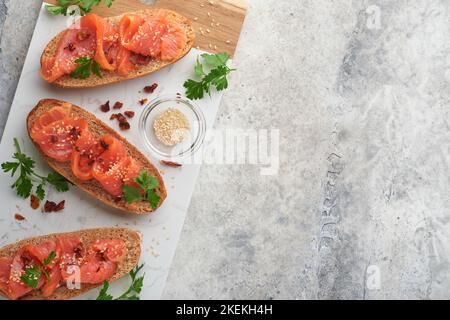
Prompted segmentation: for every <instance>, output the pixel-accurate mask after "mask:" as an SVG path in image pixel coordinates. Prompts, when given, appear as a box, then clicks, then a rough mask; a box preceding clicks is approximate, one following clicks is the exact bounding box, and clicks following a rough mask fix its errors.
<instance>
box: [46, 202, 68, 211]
mask: <svg viewBox="0 0 450 320" xmlns="http://www.w3.org/2000/svg"><path fill="white" fill-rule="evenodd" d="M65 204H66V201H65V200H63V201H61V202H60V203H58V204H57V203H56V202H53V201H48V200H47V201H46V202H45V205H44V212H47V213H49V212H58V211H61V210H63V209H64V206H65Z"/></svg>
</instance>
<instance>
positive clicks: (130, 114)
mask: <svg viewBox="0 0 450 320" xmlns="http://www.w3.org/2000/svg"><path fill="white" fill-rule="evenodd" d="M124 114H125V115H126V116H127V117H128V118H130V119H131V118H133V117H134V111H125V112H124Z"/></svg>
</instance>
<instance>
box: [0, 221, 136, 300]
mask: <svg viewBox="0 0 450 320" xmlns="http://www.w3.org/2000/svg"><path fill="white" fill-rule="evenodd" d="M58 236H79V237H80V238H81V240H82V241H83V244H84V245H85V246H89V245H90V244H91V243H93V242H94V241H95V240H97V239H122V240H123V241H125V246H126V248H127V250H126V256H125V259H124V260H123V262H121V263H119V264H118V266H117V271H116V273H115V274H114V275H113V276H112V277H111V279H109V280H108V281H109V282H113V281H115V280H117V279H120V278H122V277H124V276H126V275H127V274H128V273H129V272H130V271H131V270H133V268H134V267H135V266H137V264H138V263H139V257H140V255H141V236H140V234H139V233H138V232H136V231H134V230H131V229H127V228H98V229H88V230H81V231H75V232H68V233H55V234H49V235H45V236H40V237H33V238H28V239H24V240H21V241H18V242H16V243H13V244H10V245H7V246H5V247H3V248H0V257H10V258H12V257H14V255H15V254H16V252H17V251H18V250H19V249H20V248H22V247H23V246H26V245H29V244H34V245H37V244H41V243H44V242H46V241H50V240H56V239H57V237H58ZM101 285H103V284H102V283H100V284H82V285H81V288H80V289H75V290H70V289H68V288H67V286H65V285H63V286H61V287H59V288H57V289H56V290H55V292H54V293H53V294H52V295H51V296H50V297H46V298H45V297H43V296H42V294H41V292H40V291H39V290H36V291H33V292H31V293H30V294H28V295H26V296H24V297H22V298H21V300H65V299H70V298H73V297H76V296H79V295H81V294H83V293H85V292H87V291H89V290H91V289H93V288H96V287H99V286H101ZM0 295H2V296H4V297H5V298H7V297H6V296H5V295H3V294H2V293H1V292H0Z"/></svg>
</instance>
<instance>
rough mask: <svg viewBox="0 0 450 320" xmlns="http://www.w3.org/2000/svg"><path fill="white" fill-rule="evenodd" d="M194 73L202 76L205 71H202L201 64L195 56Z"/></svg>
mask: <svg viewBox="0 0 450 320" xmlns="http://www.w3.org/2000/svg"><path fill="white" fill-rule="evenodd" d="M195 75H196V76H198V77H201V76H204V75H205V71H203V65H202V63H201V62H200V61H199V60H198V58H197V63H196V64H195Z"/></svg>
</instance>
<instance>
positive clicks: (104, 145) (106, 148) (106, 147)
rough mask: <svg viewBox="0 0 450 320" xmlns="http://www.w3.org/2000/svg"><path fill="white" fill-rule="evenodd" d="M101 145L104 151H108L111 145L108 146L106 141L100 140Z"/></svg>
mask: <svg viewBox="0 0 450 320" xmlns="http://www.w3.org/2000/svg"><path fill="white" fill-rule="evenodd" d="M100 145H101V147H102V148H103V149H104V150H108V148H109V144H107V143H106V142H105V140H103V139H102V140H100Z"/></svg>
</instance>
